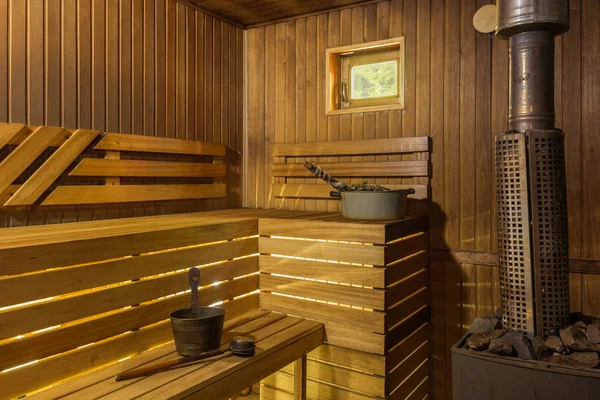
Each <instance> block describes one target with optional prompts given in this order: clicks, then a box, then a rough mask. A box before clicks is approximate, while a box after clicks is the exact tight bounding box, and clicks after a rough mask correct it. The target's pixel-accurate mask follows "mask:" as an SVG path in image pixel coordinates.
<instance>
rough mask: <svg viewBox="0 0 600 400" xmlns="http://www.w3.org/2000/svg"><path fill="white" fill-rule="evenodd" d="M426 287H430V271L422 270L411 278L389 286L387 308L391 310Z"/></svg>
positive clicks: (386, 293)
mask: <svg viewBox="0 0 600 400" xmlns="http://www.w3.org/2000/svg"><path fill="white" fill-rule="evenodd" d="M426 286H429V271H428V270H426V269H422V270H420V271H418V272H417V273H415V274H413V275H411V276H410V277H408V278H406V279H404V280H402V281H400V282H397V283H395V284H394V285H392V286H388V287H387V290H386V291H385V307H386V309H389V308H391V307H393V306H394V305H396V304H397V303H398V302H400V301H402V300H403V299H405V298H407V297H408V296H410V295H411V294H413V293H415V292H416V291H417V290H420V289H422V288H424V287H426Z"/></svg>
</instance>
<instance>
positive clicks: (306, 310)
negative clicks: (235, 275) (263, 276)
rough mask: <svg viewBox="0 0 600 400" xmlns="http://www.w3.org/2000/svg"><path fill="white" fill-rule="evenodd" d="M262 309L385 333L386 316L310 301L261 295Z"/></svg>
mask: <svg viewBox="0 0 600 400" xmlns="http://www.w3.org/2000/svg"><path fill="white" fill-rule="evenodd" d="M260 307H261V308H262V309H265V310H271V311H278V312H282V313H285V314H290V315H298V316H301V317H305V318H310V319H314V320H318V321H328V322H333V323H336V324H340V325H346V326H351V327H353V328H357V329H364V330H368V331H371V332H376V333H384V331H385V330H384V328H383V324H384V314H383V313H380V312H376V311H373V312H371V311H363V310H357V309H355V308H349V307H341V306H336V305H332V304H326V303H320V302H316V301H310V300H301V299H295V298H290V297H286V296H278V295H274V294H270V293H261V295H260Z"/></svg>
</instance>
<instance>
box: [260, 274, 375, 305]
mask: <svg viewBox="0 0 600 400" xmlns="http://www.w3.org/2000/svg"><path fill="white" fill-rule="evenodd" d="M259 281H260V284H259V287H260V290H261V291H265V292H276V293H283V294H289V295H292V296H300V297H306V298H310V299H317V300H325V301H330V302H334V303H340V304H347V305H353V306H358V307H366V308H373V309H376V310H383V309H384V308H385V300H384V296H385V292H384V291H383V290H380V289H365V288H357V287H353V286H349V285H336V284H331V283H323V282H315V281H307V280H302V279H293V278H284V277H281V276H273V275H269V274H260V280H259Z"/></svg>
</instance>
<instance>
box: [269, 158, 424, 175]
mask: <svg viewBox="0 0 600 400" xmlns="http://www.w3.org/2000/svg"><path fill="white" fill-rule="evenodd" d="M319 166H320V167H321V168H322V169H323V170H325V171H327V172H328V173H329V174H331V175H332V176H335V177H361V178H367V177H411V176H413V177H414V176H429V162H428V161H382V162H355V163H336V162H325V163H319ZM272 172H273V176H286V177H297V178H311V177H314V176H313V174H312V173H311V172H310V171H309V170H307V169H306V168H304V165H302V164H273V168H272Z"/></svg>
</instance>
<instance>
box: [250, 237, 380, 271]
mask: <svg viewBox="0 0 600 400" xmlns="http://www.w3.org/2000/svg"><path fill="white" fill-rule="evenodd" d="M258 246H259V248H260V252H261V253H262V254H279V255H293V256H295V257H303V258H315V259H318V260H331V261H345V262H353V263H358V264H370V265H384V264H385V257H384V248H383V247H382V246H367V245H362V244H349V243H327V242H318V241H311V240H288V239H274V238H267V237H261V238H260V239H259V242H258Z"/></svg>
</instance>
